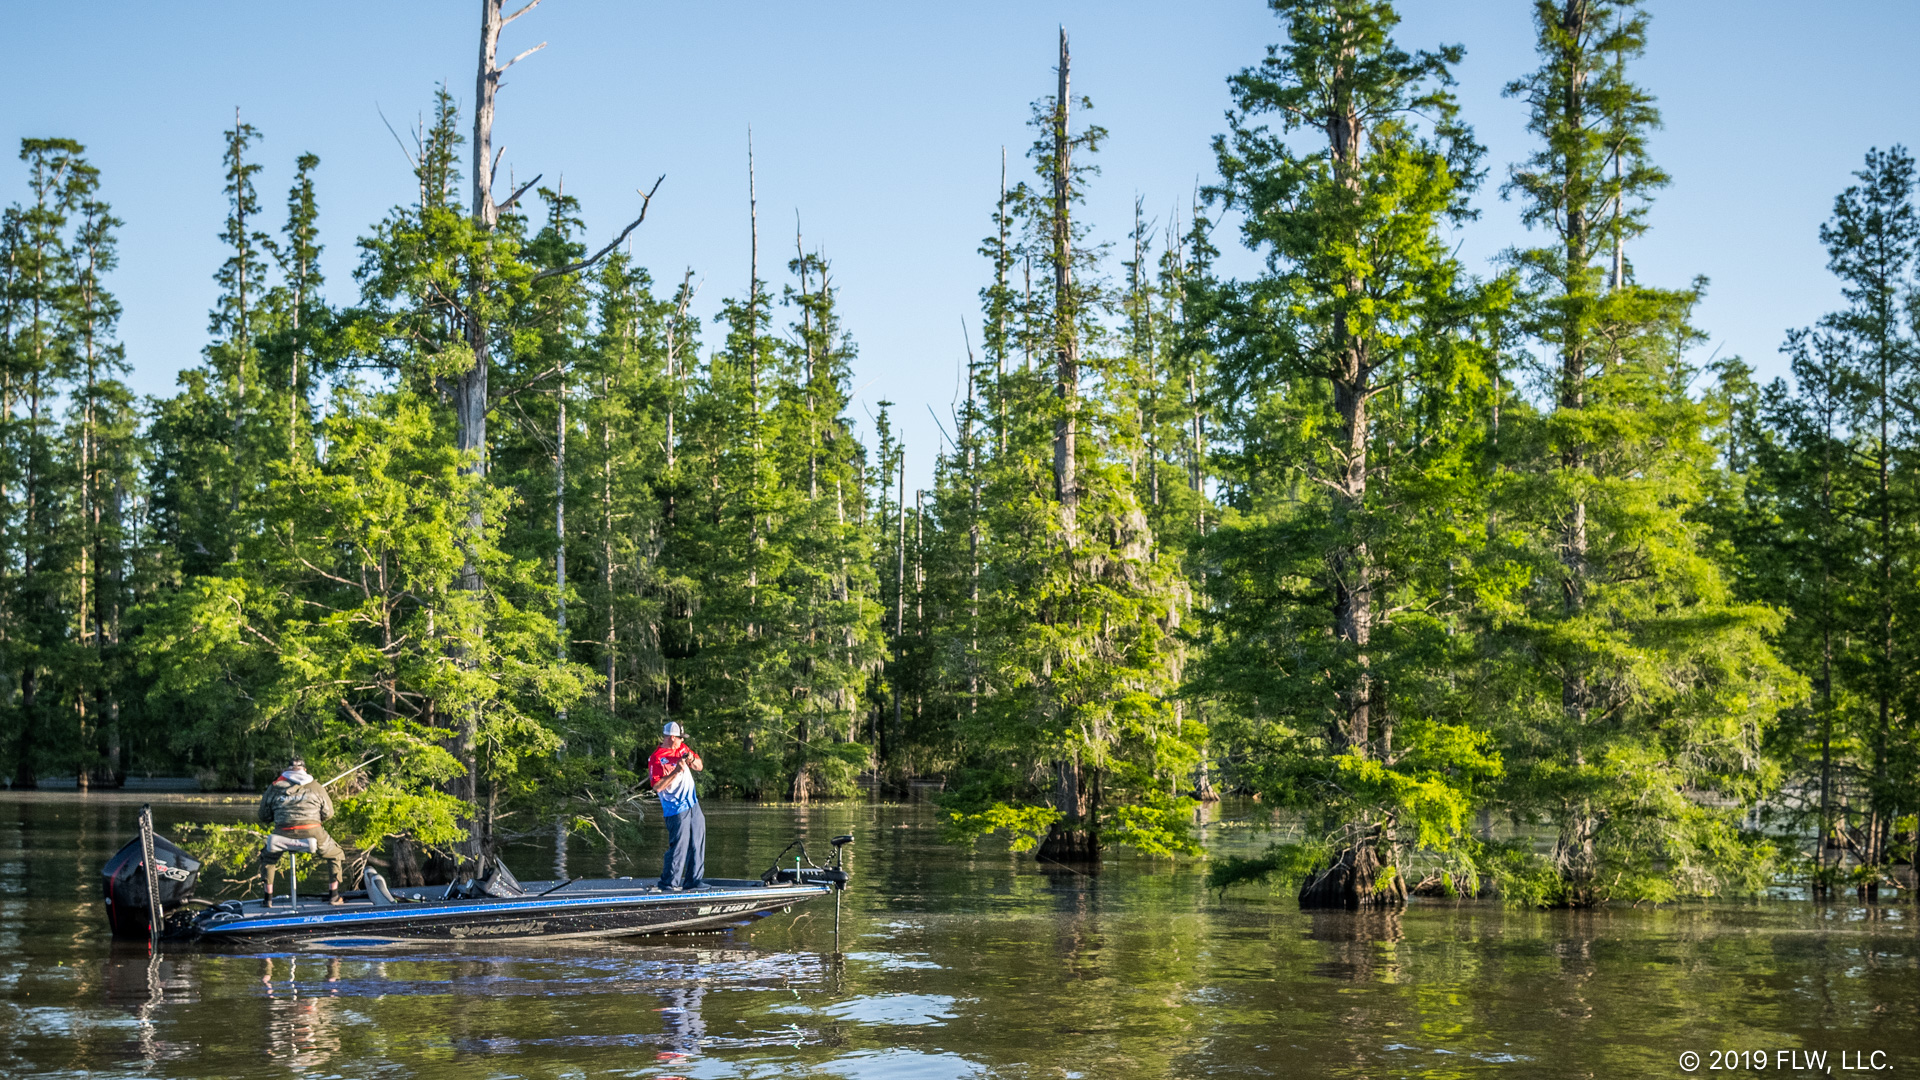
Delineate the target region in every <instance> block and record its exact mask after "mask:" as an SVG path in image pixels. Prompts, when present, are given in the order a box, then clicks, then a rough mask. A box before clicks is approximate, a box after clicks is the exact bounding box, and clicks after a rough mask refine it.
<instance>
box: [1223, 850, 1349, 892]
mask: <svg viewBox="0 0 1920 1080" xmlns="http://www.w3.org/2000/svg"><path fill="white" fill-rule="evenodd" d="M1328 854H1329V851H1328V849H1326V848H1325V847H1324V846H1321V845H1315V844H1273V845H1271V846H1269V847H1268V848H1267V850H1266V851H1264V852H1262V853H1260V854H1259V855H1255V856H1253V857H1251V858H1243V857H1241V856H1239V855H1229V856H1227V857H1226V858H1224V859H1219V860H1216V861H1215V862H1214V863H1213V865H1211V866H1209V867H1207V888H1209V889H1212V890H1214V891H1216V892H1222V893H1224V892H1226V891H1227V890H1228V889H1231V888H1233V887H1235V886H1237V885H1255V884H1267V885H1274V886H1277V887H1279V888H1293V887H1296V886H1298V885H1299V884H1300V882H1301V881H1303V880H1305V879H1306V876H1307V875H1308V874H1311V873H1313V872H1314V870H1315V869H1316V868H1317V867H1319V866H1321V865H1323V864H1325V862H1326V861H1327V855H1328Z"/></svg>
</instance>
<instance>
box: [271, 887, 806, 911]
mask: <svg viewBox="0 0 1920 1080" xmlns="http://www.w3.org/2000/svg"><path fill="white" fill-rule="evenodd" d="M556 886H562V883H561V882H559V881H552V880H548V881H523V882H521V883H520V887H521V888H522V889H524V890H526V892H525V894H524V895H521V896H507V897H492V896H488V897H481V898H478V899H472V900H467V899H449V898H448V897H447V886H445V885H417V886H411V887H405V888H395V889H390V890H389V891H391V892H392V893H393V898H394V899H395V900H396V901H398V902H399V903H397V904H394V905H392V906H388V905H385V904H375V903H374V902H373V901H372V900H371V899H370V898H369V897H368V896H367V893H366V891H365V890H361V889H356V890H353V891H352V892H344V893H341V898H342V899H343V900H345V901H346V902H345V903H343V904H338V905H334V904H329V903H327V893H326V890H325V889H315V890H313V891H312V892H303V893H301V894H300V895H299V898H298V906H297V907H296V906H294V899H293V898H292V897H289V896H288V895H286V894H284V893H283V894H280V895H278V896H275V897H274V898H273V906H272V907H271V908H269V907H267V906H266V905H265V904H264V903H262V902H261V901H260V900H259V899H257V898H253V899H247V900H242V901H240V902H239V903H240V910H241V913H242V914H243V915H246V916H249V917H252V916H261V915H287V914H291V913H292V912H295V911H298V912H299V913H301V914H303V915H323V914H325V913H327V912H329V911H338V912H345V911H354V910H367V909H375V910H382V911H392V910H397V909H402V908H411V907H412V906H413V905H415V904H487V903H503V902H507V901H521V900H535V899H563V898H572V897H578V896H599V897H605V898H612V897H622V898H624V897H639V896H657V897H676V898H679V897H684V898H686V899H689V900H691V899H694V898H697V897H700V896H704V895H710V894H714V893H722V892H726V893H738V892H740V891H741V890H744V889H752V890H763V889H768V890H771V889H778V890H781V891H790V890H791V889H793V888H794V886H791V885H772V886H770V885H767V884H765V883H764V882H762V881H761V880H760V879H759V878H739V879H734V878H708V879H706V880H705V881H704V882H702V883H701V885H700V887H699V888H695V889H662V888H660V887H659V886H658V885H656V884H654V883H653V882H652V881H651V880H649V879H647V878H630V877H622V878H575V879H573V881H572V882H570V883H566V884H565V885H564V886H563V887H556Z"/></svg>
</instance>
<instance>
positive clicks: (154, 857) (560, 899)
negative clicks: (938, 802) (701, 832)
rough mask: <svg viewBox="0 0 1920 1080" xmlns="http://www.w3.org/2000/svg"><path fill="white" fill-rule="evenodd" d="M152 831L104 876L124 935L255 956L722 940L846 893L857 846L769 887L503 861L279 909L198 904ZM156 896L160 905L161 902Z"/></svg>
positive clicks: (371, 879) (291, 902)
mask: <svg viewBox="0 0 1920 1080" xmlns="http://www.w3.org/2000/svg"><path fill="white" fill-rule="evenodd" d="M150 820H151V819H150V818H149V817H148V815H147V813H146V812H144V811H143V812H142V814H141V826H142V829H141V835H140V836H139V837H136V838H135V839H134V840H132V841H131V842H129V843H128V844H127V846H126V847H124V848H122V849H121V850H120V851H119V852H118V853H117V854H115V855H114V857H113V858H112V859H110V860H108V862H107V865H106V867H105V868H104V869H103V870H102V875H103V877H104V879H105V880H104V882H103V886H104V890H105V893H106V902H107V920H108V923H109V924H110V925H111V926H112V928H113V932H114V936H115V937H145V938H150V939H152V940H155V941H200V942H206V943H217V942H233V943H238V944H245V945H249V946H259V945H288V944H300V945H305V946H309V947H315V946H317V947H323V948H324V947H336V948H367V947H377V946H381V945H389V944H403V943H407V942H440V943H447V942H458V941H489V942H494V941H517V940H527V939H540V940H549V941H551V940H565V939H577V938H595V937H620V936H627V935H637V934H668V933H685V932H689V931H699V930H713V929H718V928H722V927H727V926H734V925H741V924H744V923H746V922H748V921H750V920H752V919H754V918H756V917H760V916H764V915H769V914H772V913H773V912H776V911H784V910H786V909H789V908H791V907H792V906H793V905H795V904H799V903H804V902H806V901H808V900H812V899H815V898H817V897H822V896H826V895H827V894H829V893H837V892H839V891H840V890H842V889H844V888H846V884H847V872H846V869H845V866H844V862H845V846H846V845H847V844H848V843H850V842H851V841H852V840H853V837H851V836H839V837H835V838H834V839H833V841H832V843H833V850H834V858H833V864H832V865H829V866H818V865H814V864H813V863H812V860H811V859H810V858H808V857H807V855H806V848H805V846H804V845H803V844H801V843H800V842H798V841H796V842H795V843H794V844H792V845H789V846H788V849H787V850H788V851H792V850H794V849H795V848H798V849H799V851H800V857H799V858H798V859H796V860H795V865H793V866H788V867H781V866H778V865H776V866H774V867H773V868H770V869H769V870H768V871H767V872H766V873H764V874H762V875H761V876H760V877H759V878H758V879H743V880H731V879H713V878H709V879H708V880H707V881H706V882H705V883H703V884H702V885H700V886H698V887H695V888H689V889H661V888H659V887H658V886H657V885H655V884H654V883H653V882H651V881H646V880H635V879H633V878H569V879H567V880H564V881H528V882H524V883H523V882H520V881H518V880H516V879H515V878H514V876H513V874H512V873H510V872H509V871H508V870H507V868H506V866H505V865H504V864H502V863H500V862H499V861H498V860H497V859H494V860H485V861H484V862H485V865H484V866H483V867H482V868H481V871H480V872H478V873H471V874H468V875H466V876H464V877H462V878H461V879H460V880H457V881H455V882H454V883H452V884H450V885H435V886H426V887H419V888H392V887H390V886H388V884H387V883H386V882H385V881H384V880H382V879H381V877H380V875H379V873H378V872H377V871H375V870H374V869H373V868H371V867H369V868H368V869H367V870H366V874H365V881H364V887H363V888H361V889H359V890H357V891H354V892H348V893H343V894H342V898H343V899H344V901H345V902H344V903H341V904H337V905H336V904H328V903H327V902H326V901H325V900H323V899H318V898H315V899H309V900H305V901H302V900H300V899H299V898H298V896H297V895H296V896H293V897H288V898H280V899H276V901H275V903H274V904H273V905H272V906H271V907H269V906H267V905H266V904H264V903H262V902H261V901H259V900H227V901H223V902H219V903H210V902H208V901H205V900H199V899H196V898H195V897H194V896H193V890H194V886H195V884H196V882H197V879H198V875H199V870H200V865H199V863H197V862H195V861H194V860H193V859H192V858H191V857H190V856H189V855H188V854H187V853H186V852H185V851H183V850H181V849H180V848H179V847H178V846H177V845H175V844H173V843H172V842H171V841H168V840H167V839H166V838H165V837H162V836H158V835H156V834H154V833H153V832H152V831H151V825H150V824H149V822H150ZM784 855H785V852H782V856H783V857H784ZM150 897H157V898H158V900H159V903H158V904H157V905H156V904H153V903H150V902H149V898H150ZM837 899H838V897H837V896H836V901H837ZM837 906H838V905H837V904H836V909H837ZM156 909H157V912H156ZM156 913H157V914H158V918H157V919H156V918H155V917H154V916H155V914H156Z"/></svg>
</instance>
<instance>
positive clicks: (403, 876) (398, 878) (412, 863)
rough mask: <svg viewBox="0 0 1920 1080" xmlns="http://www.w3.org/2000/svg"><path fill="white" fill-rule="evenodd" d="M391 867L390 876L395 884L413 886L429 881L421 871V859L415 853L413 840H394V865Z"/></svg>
mask: <svg viewBox="0 0 1920 1080" xmlns="http://www.w3.org/2000/svg"><path fill="white" fill-rule="evenodd" d="M389 869H390V874H389V876H390V877H391V878H392V879H393V882H392V883H393V884H395V885H399V886H402V887H411V886H415V885H425V884H426V883H427V879H426V878H425V877H423V876H422V875H421V873H420V861H419V858H418V857H417V856H416V855H415V854H414V847H413V841H411V840H395V841H394V842H393V865H392V866H391V867H390V868H389Z"/></svg>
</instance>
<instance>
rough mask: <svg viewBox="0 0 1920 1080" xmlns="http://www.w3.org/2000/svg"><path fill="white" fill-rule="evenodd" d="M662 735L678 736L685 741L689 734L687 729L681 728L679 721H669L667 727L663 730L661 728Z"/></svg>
mask: <svg viewBox="0 0 1920 1080" xmlns="http://www.w3.org/2000/svg"><path fill="white" fill-rule="evenodd" d="M660 734H662V735H678V736H680V737H681V738H683V739H684V738H686V737H687V732H686V729H685V728H683V727H681V726H680V722H679V721H677V720H669V721H667V726H666V727H663V728H661V729H660Z"/></svg>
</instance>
